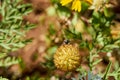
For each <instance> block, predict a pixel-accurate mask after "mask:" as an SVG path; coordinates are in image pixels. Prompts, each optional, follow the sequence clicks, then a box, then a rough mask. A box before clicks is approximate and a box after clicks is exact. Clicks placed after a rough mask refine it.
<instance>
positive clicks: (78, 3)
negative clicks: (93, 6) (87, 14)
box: [72, 0, 81, 12]
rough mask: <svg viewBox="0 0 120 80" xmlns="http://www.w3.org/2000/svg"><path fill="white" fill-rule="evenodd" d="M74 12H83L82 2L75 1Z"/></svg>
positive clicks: (73, 4)
mask: <svg viewBox="0 0 120 80" xmlns="http://www.w3.org/2000/svg"><path fill="white" fill-rule="evenodd" d="M72 10H75V11H78V12H80V11H81V2H80V0H74V1H73V3H72Z"/></svg>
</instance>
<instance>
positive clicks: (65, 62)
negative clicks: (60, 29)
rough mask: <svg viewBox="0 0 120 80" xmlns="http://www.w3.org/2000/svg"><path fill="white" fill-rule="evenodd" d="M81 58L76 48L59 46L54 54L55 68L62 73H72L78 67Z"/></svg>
mask: <svg viewBox="0 0 120 80" xmlns="http://www.w3.org/2000/svg"><path fill="white" fill-rule="evenodd" d="M80 59H81V56H80V54H79V50H78V48H77V47H74V46H73V45H71V44H64V45H62V46H60V47H59V48H58V49H57V51H56V53H55V54H54V64H55V66H56V67H57V68H58V69H60V70H63V71H73V70H75V69H76V68H77V67H78V66H79V65H80Z"/></svg>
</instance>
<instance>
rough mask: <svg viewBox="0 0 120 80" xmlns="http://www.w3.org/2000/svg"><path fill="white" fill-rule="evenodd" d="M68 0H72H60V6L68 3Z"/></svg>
mask: <svg viewBox="0 0 120 80" xmlns="http://www.w3.org/2000/svg"><path fill="white" fill-rule="evenodd" d="M70 2H72V0H61V2H60V3H61V4H62V6H64V5H66V4H68V3H70Z"/></svg>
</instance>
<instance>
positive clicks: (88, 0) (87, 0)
mask: <svg viewBox="0 0 120 80" xmlns="http://www.w3.org/2000/svg"><path fill="white" fill-rule="evenodd" d="M85 1H86V2H88V3H90V4H92V3H93V0H85Z"/></svg>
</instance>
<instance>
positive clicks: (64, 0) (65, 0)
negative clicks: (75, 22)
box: [60, 0, 93, 12]
mask: <svg viewBox="0 0 120 80" xmlns="http://www.w3.org/2000/svg"><path fill="white" fill-rule="evenodd" d="M81 1H82V0H61V2H60V3H61V4H62V6H65V5H67V4H69V3H72V10H75V11H78V12H80V11H81ZM84 1H86V2H88V3H90V4H92V2H93V0H84Z"/></svg>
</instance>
